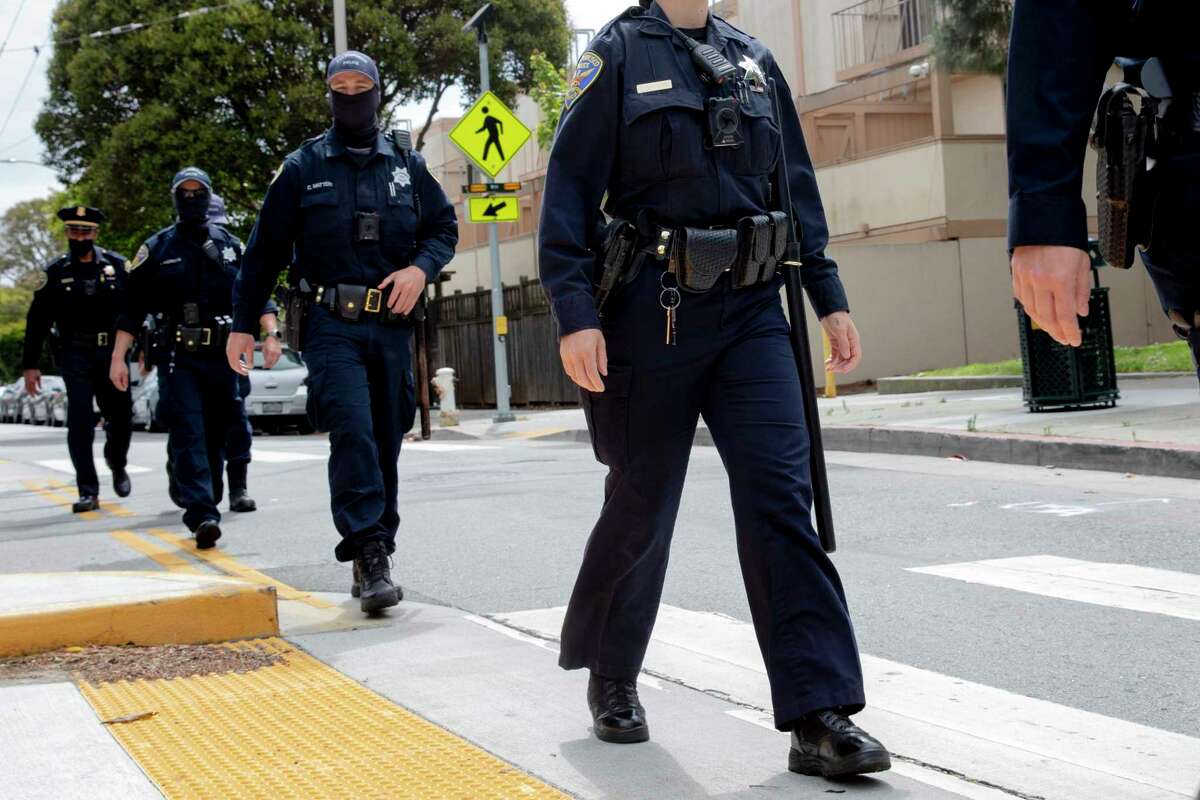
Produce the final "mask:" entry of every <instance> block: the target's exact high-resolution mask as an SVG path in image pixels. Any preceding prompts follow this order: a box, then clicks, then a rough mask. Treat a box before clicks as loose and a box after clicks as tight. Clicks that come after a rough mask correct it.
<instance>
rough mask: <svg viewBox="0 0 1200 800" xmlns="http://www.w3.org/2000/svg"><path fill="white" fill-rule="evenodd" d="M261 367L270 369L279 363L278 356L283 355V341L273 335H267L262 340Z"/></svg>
mask: <svg viewBox="0 0 1200 800" xmlns="http://www.w3.org/2000/svg"><path fill="white" fill-rule="evenodd" d="M262 350H263V367H264V368H266V369H271V367H273V366H275V365H276V364H278V363H279V357H280V356H282V355H283V342H281V341H279V339H277V338H276V337H274V336H268V337H267V338H266V340H265V341H264V342H263V348H262Z"/></svg>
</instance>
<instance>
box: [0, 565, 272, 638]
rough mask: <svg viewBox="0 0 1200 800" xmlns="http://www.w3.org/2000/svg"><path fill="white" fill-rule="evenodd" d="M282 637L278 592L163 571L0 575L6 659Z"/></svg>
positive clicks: (0, 627)
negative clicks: (84, 649)
mask: <svg viewBox="0 0 1200 800" xmlns="http://www.w3.org/2000/svg"><path fill="white" fill-rule="evenodd" d="M64 587H68V589H69V591H64ZM45 597H53V598H56V599H55V600H51V601H46V600H41V599H40V598H45ZM277 635H279V612H278V610H277V604H276V598H275V587H273V586H263V585H259V584H252V583H247V582H245V581H241V580H236V579H233V578H218V577H215V576H206V575H182V574H171V573H160V572H60V573H37V574H15V575H0V657H7V656H20V655H30V654H33V653H44V652H47V651H50V650H57V649H59V648H62V647H72V646H82V645H124V644H133V645H159V644H208V643H213V642H227V641H231V640H234V639H253V638H259V637H263V636H277Z"/></svg>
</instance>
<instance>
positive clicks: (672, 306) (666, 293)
mask: <svg viewBox="0 0 1200 800" xmlns="http://www.w3.org/2000/svg"><path fill="white" fill-rule="evenodd" d="M658 283H659V285H660V286H662V293H661V294H659V296H658V304H659V305H661V306H662V307H663V308H664V309H665V310H666V312H667V336H666V344H668V345H671V346H674V345H675V344H676V325H677V323H678V321H679V312H678V310H677V309H678V308H679V304H680V303H681V302H682V301H683V295H681V294H680V293H679V288H678V287H677V286H676V285H675V275H674V273H671V272H664V273H663V274H662V277H661V278H659V280H658Z"/></svg>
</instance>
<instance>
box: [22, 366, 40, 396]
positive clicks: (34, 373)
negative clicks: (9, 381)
mask: <svg viewBox="0 0 1200 800" xmlns="http://www.w3.org/2000/svg"><path fill="white" fill-rule="evenodd" d="M41 390H42V373H41V372H40V371H39V370H36V369H27V370H25V394H28V395H35V394H37V393H38V392H40V391H41Z"/></svg>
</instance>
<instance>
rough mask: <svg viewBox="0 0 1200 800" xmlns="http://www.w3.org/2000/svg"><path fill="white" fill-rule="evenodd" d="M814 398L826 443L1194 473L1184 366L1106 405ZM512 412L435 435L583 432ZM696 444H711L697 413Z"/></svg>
mask: <svg viewBox="0 0 1200 800" xmlns="http://www.w3.org/2000/svg"><path fill="white" fill-rule="evenodd" d="M819 404H820V408H821V425H822V429H823V430H824V434H825V445H826V447H827V449H830V450H844V451H850V452H879V453H892V454H903V455H925V456H941V457H950V456H954V455H961V456H963V457H966V458H970V459H977V460H981V461H998V462H1003V463H1010V464H1030V465H1040V466H1058V467H1069V468H1073V469H1103V470H1115V471H1122V472H1132V473H1137V474H1143V475H1161V476H1165V477H1179V478H1194V477H1200V392H1198V390H1197V386H1196V380H1195V378H1193V377H1190V376H1189V377H1170V378H1162V379H1143V380H1138V381H1131V382H1128V383H1127V384H1125V385H1123V386H1122V388H1121V399H1120V400H1119V401H1118V402H1117V406H1116V408H1109V409H1090V410H1082V411H1055V412H1045V413H1040V414H1033V413H1030V412H1029V411H1028V410H1027V409H1026V408H1025V405H1024V403H1023V401H1022V397H1021V390H1020V389H1019V388H995V389H985V390H974V391H952V392H924V393H920V394H906V395H880V394H876V393H869V394H853V395H846V396H844V397H840V398H837V399H834V400H826V399H824V398H822V399H821V400H820V401H819ZM517 417H518V419H517V421H516V422H512V423H503V424H496V423H493V422H492V420H491V412H486V411H467V412H464V415H463V420H462V423H461V424H460V425H459V426H458V427H456V428H449V429H440V428H435V430H434V437H435V438H442V437H446V438H450V437H456V438H468V437H469V438H475V439H484V440H486V439H504V438H527V439H543V440H550V441H554V440H560V441H573V442H581V443H586V442H588V441H589V440H588V435H587V425H586V422H585V420H584V416H583V411H582V410H580V409H577V408H575V409H557V410H552V411H518V413H517ZM696 444H697V445H711V444H712V438H711V436H709V434H708V431H707V429H706V428H705V427H704V425H703V422H702V423H701V426H700V429H699V430H698V432H697V436H696Z"/></svg>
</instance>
